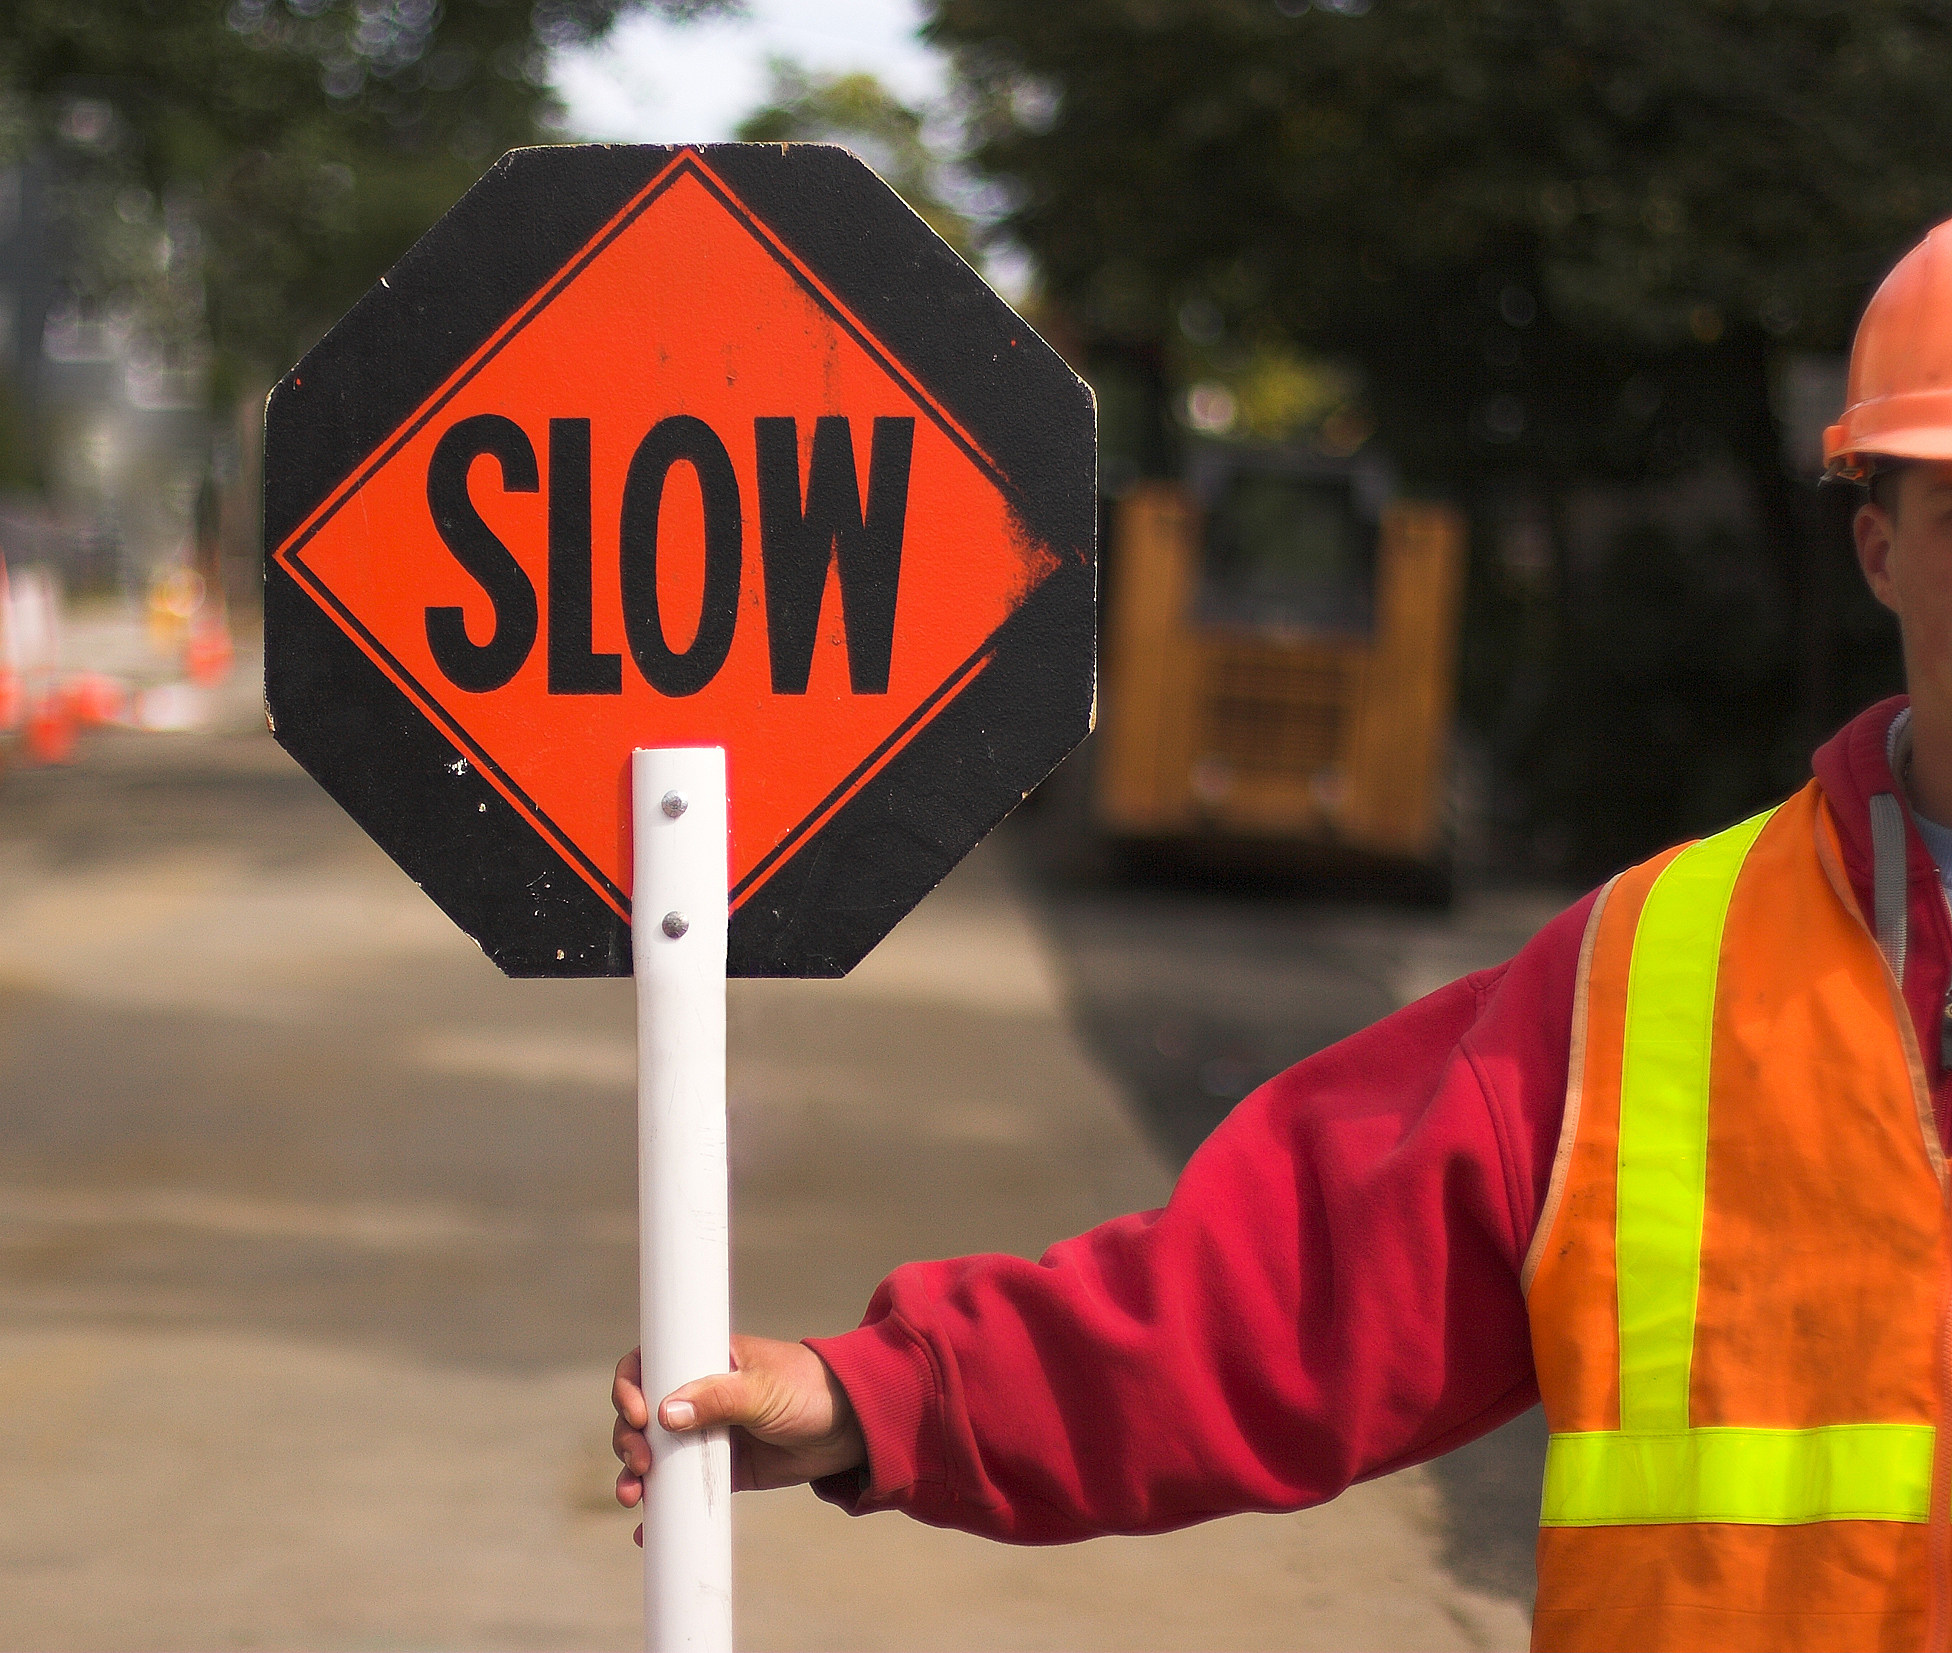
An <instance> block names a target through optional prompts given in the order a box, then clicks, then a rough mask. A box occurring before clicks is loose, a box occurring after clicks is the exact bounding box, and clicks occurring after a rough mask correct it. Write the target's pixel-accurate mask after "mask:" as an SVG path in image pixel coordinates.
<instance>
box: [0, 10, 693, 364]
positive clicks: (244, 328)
mask: <svg viewBox="0 0 1952 1653" xmlns="http://www.w3.org/2000/svg"><path fill="white" fill-rule="evenodd" d="M633 3H634V0H535V3H534V4H533V5H531V4H528V3H526V0H10V4H9V5H8V6H6V7H5V8H0V108H3V109H4V111H5V113H6V117H7V118H6V120H5V121H4V122H0V141H4V142H5V143H6V144H7V145H8V146H9V147H10V148H11V149H12V150H13V151H14V153H15V154H20V153H23V152H26V151H28V150H34V149H41V150H45V151H46V152H49V153H54V154H57V155H60V156H61V157H63V163H62V167H61V180H62V182H61V190H62V195H63V199H64V200H65V203H66V206H67V213H66V218H67V228H68V234H69V238H70V241H71V248H70V251H71V260H70V268H69V269H68V270H67V271H65V272H64V274H65V276H66V277H67V279H68V280H69V281H70V282H71V284H73V285H75V286H76V287H78V288H79V289H80V290H81V292H82V295H83V297H84V298H86V299H89V300H90V301H92V302H98V303H101V304H104V305H109V304H112V303H114V302H116V301H117V300H118V299H119V300H121V301H124V302H131V303H134V304H136V305H138V306H139V307H140V308H141V309H142V311H143V313H144V318H145V322H146V324H147V325H148V326H150V327H151V328H152V329H153V330H156V331H157V332H158V333H159V335H160V336H161V337H162V338H163V339H164V341H165V342H167V341H168V340H169V338H170V337H171V330H172V328H174V329H175V330H176V331H178V332H181V331H182V330H183V329H185V328H194V327H200V326H202V325H204V322H203V320H202V316H201V314H198V315H189V316H186V315H183V314H176V315H174V316H171V315H170V314H169V313H168V309H169V303H168V301H169V295H167V294H160V293H159V292H158V291H157V290H156V283H155V282H154V281H145V280H144V279H143V277H142V274H141V271H142V266H143V265H144V262H145V258H144V255H143V252H142V249H144V248H148V249H152V250H153V248H154V246H155V242H156V234H157V231H158V229H159V228H166V229H168V233H169V234H170V236H171V237H172V240H173V243H174V247H175V253H176V257H177V262H178V266H179V273H178V277H177V303H178V308H179V310H180V309H181V306H182V305H183V304H186V303H187V304H189V305H191V306H192V308H193V309H195V310H197V311H199V312H201V311H202V310H204V309H206V308H207V326H208V329H209V332H210V335H211V337H212V338H213V340H214V342H215V345H216V349H217V373H216V379H215V390H216V394H217V397H218V399H219V400H220V401H221V400H222V399H224V396H225V394H226V392H227V391H229V392H235V391H236V390H237V389H238V388H241V386H242V384H243V383H245V382H246V381H249V380H251V379H254V378H258V377H261V376H263V375H268V374H270V373H275V372H276V371H278V370H280V369H281V368H283V367H284V366H285V365H286V364H288V363H289V362H290V361H291V360H293V359H294V358H295V357H296V356H297V355H299V354H300V353H301V352H302V351H303V349H304V348H305V347H306V346H307V345H308V344H309V343H310V342H311V340H312V339H313V338H315V337H316V336H317V334H318V333H319V332H320V331H321V330H322V329H323V328H324V327H325V326H326V325H327V324H329V323H330V322H331V321H332V320H333V319H334V318H335V317H336V316H337V315H338V314H339V313H340V312H341V311H342V310H344V308H345V307H346V306H347V305H348V304H350V303H351V302H352V300H353V299H354V298H356V297H357V296H358V294H359V293H360V292H362V291H363V290H364V289H365V288H366V287H367V286H368V285H370V284H371V282H372V281H373V280H374V279H376V278H377V277H378V276H379V274H380V273H381V272H382V271H384V270H385V269H386V267H387V266H388V265H389V264H390V263H392V262H393V261H394V260H395V259H396V258H398V257H399V255H400V254H401V253H402V252H404V251H405V250H406V248H407V247H408V246H409V245H411V243H412V242H413V240H414V238H415V237H416V236H418V235H419V234H420V233H421V231H423V230H424V229H426V228H427V226H428V225H429V224H430V223H432V222H433V220H434V219H435V218H437V217H438V216H439V215H440V213H441V212H442V211H444V210H445V209H446V207H447V206H448V205H449V204H451V203H452V201H453V200H454V199H455V197H456V196H458V195H459V194H460V193H461V192H462V191H463V190H464V189H466V188H467V186H468V185H469V184H470V183H471V182H472V181H473V180H474V178H475V177H476V176H477V175H478V174H479V172H480V171H481V170H482V168H483V167H484V166H485V165H486V164H487V163H488V162H489V161H490V160H491V159H493V157H494V156H495V155H497V154H499V153H500V152H501V151H503V150H504V149H507V148H510V147H513V146H515V145H518V144H525V143H533V142H536V141H538V140H540V139H542V138H545V137H546V136H547V135H548V133H549V130H550V128H549V124H548V122H549V119H550V117H551V116H552V115H553V114H554V113H555V106H554V104H553V101H552V99H551V96H550V94H549V92H548V91H547V88H546V83H545V71H546V67H547V51H548V48H549V47H551V46H553V45H558V44H563V43H567V42H570V41H574V40H578V39H587V38H590V37H593V36H595V35H598V34H600V33H601V32H602V31H603V30H604V29H606V28H607V27H608V26H609V25H610V24H611V22H612V21H613V20H614V19H615V18H616V16H617V15H618V14H619V13H620V12H622V11H623V10H626V9H628V8H629V7H630V6H631V5H632V4H633ZM635 3H643V0H635ZM660 9H662V10H664V11H666V12H667V13H672V14H686V13H690V12H697V11H704V10H710V9H714V7H713V5H712V4H710V3H706V4H700V3H698V0H664V3H663V4H662V5H661V7H660ZM173 224H180V225H182V226H187V228H188V230H189V232H190V233H192V234H193V236H194V241H195V251H196V254H197V257H196V258H195V260H194V261H193V268H192V269H191V270H190V272H189V274H188V275H187V276H186V275H185V274H184V273H183V272H182V268H181V266H182V253H183V250H184V245H185V243H184V231H183V229H180V228H174V227H170V226H171V225H173ZM131 232H137V233H131ZM147 262H148V263H149V264H150V265H152V266H153V265H154V264H155V263H156V262H157V261H156V259H155V258H154V257H153V256H150V257H149V258H148V260H147ZM190 276H194V278H195V279H193V280H192V279H189V277H190Z"/></svg>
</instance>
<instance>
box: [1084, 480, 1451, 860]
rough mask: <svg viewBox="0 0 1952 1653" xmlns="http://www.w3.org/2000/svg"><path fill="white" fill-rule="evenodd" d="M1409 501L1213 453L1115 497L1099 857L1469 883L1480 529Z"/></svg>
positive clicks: (1096, 815) (1098, 753) (1094, 783)
mask: <svg viewBox="0 0 1952 1653" xmlns="http://www.w3.org/2000/svg"><path fill="white" fill-rule="evenodd" d="M1390 492H1391V483H1390V479H1389V474H1388V472H1387V470H1386V469H1385V468H1384V467H1382V466H1381V465H1378V464H1375V463H1373V462H1372V463H1368V464H1365V463H1360V462H1346V461H1345V462H1331V461H1324V460H1309V459H1305V458H1301V457H1297V456H1293V455H1288V454H1284V453H1280V452H1270V451H1256V450H1252V449H1244V448H1243V449H1229V448H1225V447H1221V446H1219V445H1212V446H1209V447H1206V448H1203V449H1201V450H1198V451H1196V452H1195V454H1194V456H1193V460H1192V463H1191V465H1190V466H1189V470H1188V475H1187V479H1186V480H1185V481H1184V482H1145V483H1140V484H1137V485H1135V486H1134V487H1132V488H1131V490H1130V491H1129V492H1127V493H1126V494H1125V496H1124V497H1123V498H1122V499H1120V500H1119V501H1118V502H1117V503H1116V505H1115V506H1114V507H1113V510H1112V534H1111V545H1110V547H1109V549H1110V552H1111V555H1110V558H1109V559H1108V571H1107V590H1106V593H1105V598H1106V602H1105V609H1104V622H1103V625H1104V629H1103V649H1102V676H1101V680H1100V698H1099V726H1098V733H1097V735H1096V736H1095V737H1094V740H1093V743H1092V744H1093V746H1094V747H1095V751H1094V752H1093V754H1092V757H1091V760H1090V763H1089V765H1088V768H1087V770H1086V773H1085V775H1084V776H1083V777H1082V779H1083V784H1084V788H1085V790H1086V792H1087V794H1088V802H1087V806H1086V807H1087V810H1088V814H1089V819H1090V827H1091V831H1092V833H1093V834H1094V836H1096V837H1097V839H1098V840H1099V842H1101V843H1103V844H1107V845H1110V846H1112V847H1114V848H1123V849H1135V848H1147V847H1150V848H1152V849H1155V850H1160V849H1163V850H1170V851H1178V852H1189V851H1190V852H1194V853H1195V854H1196V855H1199V856H1202V857H1203V858H1206V859H1214V858H1216V856H1217V858H1219V859H1223V860H1226V861H1230V862H1233V863H1236V864H1237V863H1239V862H1240V861H1242V860H1248V861H1252V862H1256V863H1259V864H1261V865H1263V866H1269V867H1273V866H1281V865H1287V866H1296V867H1304V868H1305V867H1318V868H1331V869H1348V868H1352V867H1365V866H1373V867H1394V868H1397V869H1401V870H1405V871H1408V872H1409V873H1411V874H1412V875H1413V877H1414V878H1415V879H1416V881H1418V882H1419V883H1421V884H1422V885H1424V886H1425V887H1426V888H1434V889H1437V890H1442V891H1447V890H1448V886H1449V879H1450V872H1451V859H1452V850H1453V835H1452V830H1451V822H1450V820H1449V819H1448V816H1449V812H1450V809H1451V806H1452V798H1451V790H1452V789H1451V784H1450V783H1451V774H1452V763H1453V754H1452V731H1451V714H1452V705H1453V698H1454V676H1455V662H1456V653H1457V632H1458V620H1459V605H1460V598H1461V594H1462V586H1463V573H1464V547H1465V536H1464V527H1463V520H1462V517H1461V516H1460V514H1459V513H1458V512H1457V511H1455V510H1453V509H1451V508H1449V507H1447V506H1442V505H1433V504H1425V503H1412V502H1409V501H1404V500H1394V499H1391V498H1390V497H1389V495H1390Z"/></svg>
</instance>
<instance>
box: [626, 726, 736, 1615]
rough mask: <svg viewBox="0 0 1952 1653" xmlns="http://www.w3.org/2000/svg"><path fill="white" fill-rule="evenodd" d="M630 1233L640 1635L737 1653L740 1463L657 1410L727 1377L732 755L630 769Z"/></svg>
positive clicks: (644, 756) (718, 1432)
mask: <svg viewBox="0 0 1952 1653" xmlns="http://www.w3.org/2000/svg"><path fill="white" fill-rule="evenodd" d="M631 840H632V849H633V854H634V865H633V870H632V874H631V883H632V889H631V955H632V963H633V968H634V970H635V973H636V977H637V1144H638V1147H637V1222H638V1280H639V1291H640V1295H641V1299H642V1314H643V1340H644V1393H645V1395H646V1396H647V1397H648V1398H649V1400H650V1403H651V1407H652V1409H653V1410H652V1419H651V1429H650V1440H651V1466H652V1467H651V1478H650V1484H649V1485H648V1486H647V1487H646V1489H645V1493H644V1506H643V1512H644V1634H645V1643H646V1645H647V1646H648V1647H649V1648H650V1650H651V1653H680V1650H681V1649H683V1650H689V1653H731V1649H732V1454H731V1447H730V1444H729V1442H728V1441H727V1438H726V1434H725V1431H724V1430H722V1429H715V1430H712V1431H710V1432H709V1433H708V1434H706V1435H704V1436H702V1437H701V1436H698V1435H686V1436H677V1435H671V1434H668V1433H667V1432H666V1431H664V1430H663V1429H661V1428H659V1427H658V1424H657V1418H656V1407H657V1403H658V1401H659V1400H661V1399H662V1398H663V1397H664V1396H665V1395H667V1394H669V1393H670V1392H671V1391H672V1390H673V1389H675V1388H677V1387H678V1385H679V1384H681V1383H687V1382H689V1381H690V1380H691V1379H693V1378H697V1377H703V1376H705V1375H706V1374H707V1373H710V1372H723V1371H725V1370H726V1368H727V1363H728V1361H729V1359H730V1350H731V1343H732V1310H731V1267H730V1255H729V1246H728V1240H727V1210H726V1206H727V1195H726V1169H725V929H726V917H727V914H726V884H727V878H726V866H727V839H726V808H725V753H724V751H723V749H721V748H720V747H716V746H681V747H668V748H663V749H660V750H656V751H643V750H640V751H637V752H634V753H633V754H632V755H631Z"/></svg>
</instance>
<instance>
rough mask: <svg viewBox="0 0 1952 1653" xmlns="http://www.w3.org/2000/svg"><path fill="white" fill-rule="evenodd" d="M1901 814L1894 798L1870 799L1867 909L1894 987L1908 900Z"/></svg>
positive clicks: (1901, 973)
mask: <svg viewBox="0 0 1952 1653" xmlns="http://www.w3.org/2000/svg"><path fill="white" fill-rule="evenodd" d="M1906 857H1907V849H1906V846H1905V812H1904V806H1903V805H1901V804H1900V803H1899V802H1898V800H1897V797H1896V795H1895V794H1893V793H1890V792H1878V793H1874V794H1873V795H1872V797H1871V907H1872V916H1873V918H1874V920H1875V923H1876V928H1877V945H1878V951H1879V952H1881V953H1882V954H1883V955H1884V958H1885V962H1886V963H1887V964H1889V965H1890V966H1891V974H1892V975H1894V976H1896V977H1897V978H1898V985H1899V986H1900V987H1902V986H1904V981H1905V908H1906V905H1907V902H1908V899H1909V892H1908V890H1907V887H1906V886H1907V882H1908V880H1907V879H1906V876H1905V861H1906Z"/></svg>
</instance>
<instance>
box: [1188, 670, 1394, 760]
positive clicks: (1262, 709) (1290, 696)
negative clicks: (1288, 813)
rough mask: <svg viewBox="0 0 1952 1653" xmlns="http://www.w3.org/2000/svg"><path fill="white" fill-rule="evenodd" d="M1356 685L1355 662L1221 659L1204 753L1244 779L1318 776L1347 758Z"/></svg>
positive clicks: (1211, 687) (1211, 691) (1210, 692)
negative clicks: (1250, 776) (1262, 776)
mask: <svg viewBox="0 0 1952 1653" xmlns="http://www.w3.org/2000/svg"><path fill="white" fill-rule="evenodd" d="M1355 687H1356V685H1355V682H1354V670H1353V662H1343V661H1338V660H1333V659H1329V660H1319V659H1318V660H1293V659H1281V658H1279V657H1275V658H1269V657H1268V656H1266V655H1262V656H1261V657H1260V658H1258V659H1255V658H1240V657H1238V656H1236V657H1233V658H1228V657H1227V656H1225V655H1222V656H1221V657H1220V658H1219V659H1217V660H1215V661H1213V662H1212V671H1211V675H1210V676H1209V678H1208V681H1207V693H1206V720H1205V721H1206V728H1205V736H1206V738H1205V741H1204V742H1203V745H1204V748H1205V750H1206V751H1207V752H1208V753H1210V754H1211V755H1212V756H1213V757H1215V758H1218V759H1219V760H1220V761H1221V762H1223V763H1225V764H1226V765H1227V766H1228V767H1229V768H1231V769H1233V770H1234V771H1236V772H1238V773H1240V774H1242V775H1266V776H1270V777H1271V776H1277V775H1281V776H1295V777H1306V776H1310V775H1313V774H1314V773H1315V772H1316V771H1318V770H1321V769H1325V768H1328V767H1329V766H1331V765H1334V764H1337V763H1339V762H1341V761H1342V759H1343V756H1344V752H1343V748H1344V745H1345V742H1346V739H1347V735H1348V725H1349V714H1350V710H1351V708H1352V706H1353V705H1354V701H1355V694H1354V690H1355Z"/></svg>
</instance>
